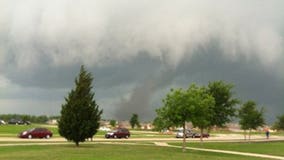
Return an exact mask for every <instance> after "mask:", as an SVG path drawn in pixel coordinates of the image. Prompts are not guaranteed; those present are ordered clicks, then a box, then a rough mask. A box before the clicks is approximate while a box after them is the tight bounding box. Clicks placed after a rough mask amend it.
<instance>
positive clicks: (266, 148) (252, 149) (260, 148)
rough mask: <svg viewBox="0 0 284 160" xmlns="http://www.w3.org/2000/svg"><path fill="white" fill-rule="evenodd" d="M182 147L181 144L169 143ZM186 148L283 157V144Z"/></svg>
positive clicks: (209, 144) (244, 143) (217, 145)
mask: <svg viewBox="0 0 284 160" xmlns="http://www.w3.org/2000/svg"><path fill="white" fill-rule="evenodd" d="M170 144H171V145H178V146H182V143H170ZM187 146H188V147H195V148H206V149H219V150H229V151H240V152H249V153H259V154H269V155H275V156H284V142H230V143H229V142H218V143H216V142H215V143H214V142H209V143H203V144H202V143H190V142H189V143H187Z"/></svg>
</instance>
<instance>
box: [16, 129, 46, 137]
mask: <svg viewBox="0 0 284 160" xmlns="http://www.w3.org/2000/svg"><path fill="white" fill-rule="evenodd" d="M19 137H20V138H29V139H32V138H47V139H48V138H50V137H52V132H51V131H50V130H48V129H46V128H33V129H30V130H26V131H23V132H21V133H20V134H19Z"/></svg>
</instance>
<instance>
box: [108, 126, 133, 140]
mask: <svg viewBox="0 0 284 160" xmlns="http://www.w3.org/2000/svg"><path fill="white" fill-rule="evenodd" d="M105 137H106V138H129V137H130V132H129V130H128V129H126V128H117V129H116V130H113V131H111V132H108V133H106V134H105Z"/></svg>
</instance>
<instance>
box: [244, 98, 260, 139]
mask: <svg viewBox="0 0 284 160" xmlns="http://www.w3.org/2000/svg"><path fill="white" fill-rule="evenodd" d="M239 118H240V121H239V124H240V125H241V128H242V129H243V130H244V135H245V139H246V130H249V140H250V135H251V130H252V129H257V127H260V126H263V125H264V124H265V123H264V118H263V108H262V109H261V110H259V111H258V110H257V107H256V103H255V102H254V101H248V102H246V103H245V104H243V106H242V107H241V108H240V110H239Z"/></svg>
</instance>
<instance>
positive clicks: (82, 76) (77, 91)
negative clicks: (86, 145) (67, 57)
mask: <svg viewBox="0 0 284 160" xmlns="http://www.w3.org/2000/svg"><path fill="white" fill-rule="evenodd" d="M92 81H93V77H92V74H91V73H90V72H87V71H86V70H85V68H84V66H81V70H80V73H79V75H78V77H77V78H76V79H75V85H76V86H75V88H74V89H72V90H71V92H70V93H69V94H68V97H66V98H65V101H66V103H65V104H63V105H62V108H61V117H60V119H59V122H58V128H59V134H60V135H61V136H63V137H65V138H66V139H67V140H69V141H73V142H75V144H76V146H79V142H84V141H85V139H87V138H92V137H93V136H94V135H95V134H96V133H97V130H98V128H99V121H100V119H101V114H102V112H103V111H102V110H100V109H99V106H98V105H97V103H96V101H95V99H94V95H95V93H94V92H92Z"/></svg>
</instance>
